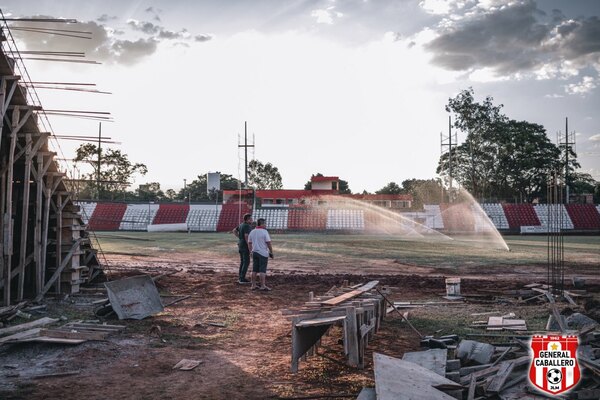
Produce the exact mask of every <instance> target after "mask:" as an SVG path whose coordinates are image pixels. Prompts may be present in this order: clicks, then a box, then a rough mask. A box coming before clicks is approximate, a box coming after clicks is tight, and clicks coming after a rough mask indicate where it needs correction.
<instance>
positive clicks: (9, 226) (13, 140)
mask: <svg viewBox="0 0 600 400" xmlns="http://www.w3.org/2000/svg"><path fill="white" fill-rule="evenodd" d="M20 116H21V114H20V110H19V108H18V107H15V108H14V109H13V115H12V132H11V134H10V149H9V151H8V171H7V177H6V213H5V216H4V221H5V224H6V230H5V237H4V244H5V252H6V255H7V257H6V266H5V268H4V277H5V282H4V305H5V306H9V305H10V298H11V296H10V286H11V285H10V284H11V277H12V267H11V266H12V252H13V246H12V244H13V221H12V193H13V173H14V161H15V147H16V146H17V130H18V129H19V119H20Z"/></svg>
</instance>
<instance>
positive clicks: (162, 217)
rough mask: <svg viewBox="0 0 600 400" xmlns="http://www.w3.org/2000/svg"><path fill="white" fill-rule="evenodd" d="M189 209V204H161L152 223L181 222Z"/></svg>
mask: <svg viewBox="0 0 600 400" xmlns="http://www.w3.org/2000/svg"><path fill="white" fill-rule="evenodd" d="M189 211H190V206H189V204H161V205H160V207H159V208H158V211H157V213H156V216H155V217H154V221H153V222H152V223H153V224H155V225H163V224H183V223H185V221H186V219H187V215H188V212H189Z"/></svg>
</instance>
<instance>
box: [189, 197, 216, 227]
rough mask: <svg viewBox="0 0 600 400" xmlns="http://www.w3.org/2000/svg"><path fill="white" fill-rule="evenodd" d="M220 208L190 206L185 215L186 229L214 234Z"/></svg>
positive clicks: (214, 206) (198, 205) (201, 205)
mask: <svg viewBox="0 0 600 400" xmlns="http://www.w3.org/2000/svg"><path fill="white" fill-rule="evenodd" d="M221 208H222V206H221V205H220V204H219V205H212V204H211V205H203V204H192V205H190V211H189V213H188V215H187V219H186V221H185V222H186V223H187V225H188V229H190V230H191V231H194V232H215V231H216V230H217V222H218V221H219V214H220V213H221Z"/></svg>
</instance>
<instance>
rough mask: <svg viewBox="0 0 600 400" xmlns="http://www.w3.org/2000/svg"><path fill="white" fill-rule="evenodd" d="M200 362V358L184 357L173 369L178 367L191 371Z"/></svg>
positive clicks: (181, 369)
mask: <svg viewBox="0 0 600 400" xmlns="http://www.w3.org/2000/svg"><path fill="white" fill-rule="evenodd" d="M200 364H202V361H201V360H188V359H187V358H184V359H183V360H181V361H179V362H178V363H177V364H175V365H174V366H173V369H178V370H180V371H191V370H193V369H194V368H196V367H197V366H198V365H200Z"/></svg>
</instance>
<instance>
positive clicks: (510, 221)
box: [78, 202, 600, 233]
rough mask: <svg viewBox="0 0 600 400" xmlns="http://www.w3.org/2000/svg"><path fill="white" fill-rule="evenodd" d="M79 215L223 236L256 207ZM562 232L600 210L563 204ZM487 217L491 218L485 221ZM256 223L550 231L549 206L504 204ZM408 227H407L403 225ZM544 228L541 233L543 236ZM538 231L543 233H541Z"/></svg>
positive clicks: (156, 207)
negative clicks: (411, 224) (410, 223)
mask: <svg viewBox="0 0 600 400" xmlns="http://www.w3.org/2000/svg"><path fill="white" fill-rule="evenodd" d="M78 204H79V206H80V213H81V216H82V219H83V220H84V222H87V223H88V224H89V226H90V229H92V230H105V231H111V230H125V231H127V230H131V231H144V230H146V229H147V226H148V224H149V223H151V224H181V223H185V224H187V225H188V228H189V229H190V230H191V231H196V232H215V231H217V232H224V231H230V230H231V229H233V228H234V227H236V226H237V225H238V224H239V223H240V222H241V220H242V217H243V215H244V214H245V213H247V212H252V209H251V208H250V207H249V206H248V205H247V204H246V203H237V202H236V203H227V204H218V205H210V204H192V205H188V204H182V203H168V204H139V203H138V204H124V203H111V202H99V203H96V202H80V203H78ZM558 207H560V211H559V212H560V213H561V215H560V218H561V219H562V229H563V230H600V206H596V205H592V204H569V205H566V206H565V205H559V206H558ZM486 215H487V217H486ZM253 218H254V220H256V219H258V218H265V219H266V220H267V227H268V228H269V229H273V230H280V231H285V230H290V231H325V230H329V231H338V232H340V231H357V232H361V231H363V232H364V231H368V232H388V233H392V232H396V231H398V232H402V229H403V228H402V227H401V225H402V226H404V225H406V224H404V223H402V221H403V220H411V221H415V222H418V223H420V224H423V225H425V226H426V227H428V228H433V229H446V230H449V231H453V232H485V231H486V230H489V228H490V224H489V222H488V218H489V220H491V222H492V223H493V224H494V225H495V227H496V228H497V229H500V230H507V229H511V230H515V229H519V228H521V227H524V226H533V227H540V228H543V227H546V226H547V224H548V205H545V204H538V205H532V204H503V205H502V204H499V203H482V204H481V209H480V208H479V207H478V206H476V205H468V204H442V205H441V206H440V205H431V204H430V205H425V206H424V210H423V211H411V212H404V213H401V214H400V215H396V214H395V213H394V212H390V211H388V210H385V209H382V210H381V211H379V209H377V208H372V207H366V208H365V209H364V210H360V209H337V208H326V207H310V206H295V207H289V208H284V207H273V208H271V207H263V208H258V209H256V210H254V215H253ZM404 228H406V226H404ZM542 231H543V229H542V230H541V231H539V232H542ZM539 232H538V233H539Z"/></svg>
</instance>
